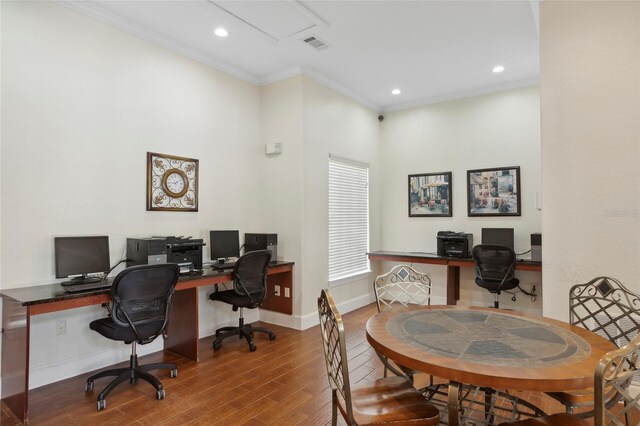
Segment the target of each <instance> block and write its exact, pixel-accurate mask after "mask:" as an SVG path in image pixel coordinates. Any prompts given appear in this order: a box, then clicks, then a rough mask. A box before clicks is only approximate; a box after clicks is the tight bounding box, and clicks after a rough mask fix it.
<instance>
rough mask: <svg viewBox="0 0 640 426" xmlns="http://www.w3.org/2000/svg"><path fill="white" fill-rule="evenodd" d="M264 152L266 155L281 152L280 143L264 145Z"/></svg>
mask: <svg viewBox="0 0 640 426" xmlns="http://www.w3.org/2000/svg"><path fill="white" fill-rule="evenodd" d="M264 153H265V154H267V155H276V154H281V153H282V144H281V143H280V142H278V143H268V144H265V145H264Z"/></svg>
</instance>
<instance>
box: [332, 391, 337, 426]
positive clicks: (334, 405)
mask: <svg viewBox="0 0 640 426" xmlns="http://www.w3.org/2000/svg"><path fill="white" fill-rule="evenodd" d="M336 392H337V391H336V390H335V389H333V390H332V391H331V425H332V426H336V425H337V424H338V395H337V394H336Z"/></svg>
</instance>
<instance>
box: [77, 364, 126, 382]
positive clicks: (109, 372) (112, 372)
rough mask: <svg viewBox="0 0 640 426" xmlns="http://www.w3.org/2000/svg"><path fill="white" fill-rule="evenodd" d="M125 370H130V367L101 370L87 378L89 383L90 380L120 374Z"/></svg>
mask: <svg viewBox="0 0 640 426" xmlns="http://www.w3.org/2000/svg"><path fill="white" fill-rule="evenodd" d="M125 371H129V369H128V368H114V369H111V370H105V371H101V372H99V373H96V374H94V375H93V376H89V377H88V378H87V383H90V382H94V381H96V380H98V379H101V378H103V377H109V376H119V375H121V374H122V373H124V372H125Z"/></svg>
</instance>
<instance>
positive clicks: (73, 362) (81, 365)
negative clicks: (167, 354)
mask: <svg viewBox="0 0 640 426" xmlns="http://www.w3.org/2000/svg"><path fill="white" fill-rule="evenodd" d="M161 350H162V339H156V340H155V341H154V342H152V343H149V344H148V345H138V348H137V353H138V356H144V355H148V354H151V353H154V352H158V351H161ZM129 356H131V346H129V345H124V344H121V345H118V346H114V347H112V348H106V349H102V350H100V351H96V352H91V353H88V354H83V355H80V356H77V357H74V358H70V359H65V360H62V361H57V362H52V363H50V364H46V365H42V366H40V367H35V368H32V369H30V370H29V389H35V388H39V387H40V386H44V385H48V384H49V383H53V382H57V381H59V380H64V379H68V378H71V377H75V376H78V375H80V374H85V373H88V372H90V371H94V370H99V369H101V368H106V367H108V366H110V365H113V364H117V363H120V362H123V361H127V360H128V359H129Z"/></svg>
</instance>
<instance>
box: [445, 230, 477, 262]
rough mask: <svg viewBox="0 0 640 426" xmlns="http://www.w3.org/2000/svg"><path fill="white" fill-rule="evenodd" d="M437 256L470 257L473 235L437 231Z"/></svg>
mask: <svg viewBox="0 0 640 426" xmlns="http://www.w3.org/2000/svg"><path fill="white" fill-rule="evenodd" d="M436 238H437V239H438V256H442V257H460V258H468V257H471V248H472V247H473V234H466V233H464V232H452V231H438V236H437V237H436Z"/></svg>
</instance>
